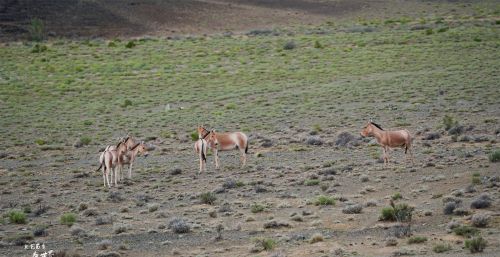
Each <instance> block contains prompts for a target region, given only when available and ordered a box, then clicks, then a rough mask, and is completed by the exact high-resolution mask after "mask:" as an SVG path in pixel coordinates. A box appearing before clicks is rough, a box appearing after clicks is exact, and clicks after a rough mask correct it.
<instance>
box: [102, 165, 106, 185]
mask: <svg viewBox="0 0 500 257" xmlns="http://www.w3.org/2000/svg"><path fill="white" fill-rule="evenodd" d="M102 180H103V181H104V187H106V167H103V168H102Z"/></svg>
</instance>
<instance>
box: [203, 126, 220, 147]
mask: <svg viewBox="0 0 500 257" xmlns="http://www.w3.org/2000/svg"><path fill="white" fill-rule="evenodd" d="M206 140H207V143H208V144H209V145H211V146H214V147H216V148H217V147H218V146H219V140H217V135H216V134H215V129H214V130H212V131H210V132H209V133H208V135H207V137H206Z"/></svg>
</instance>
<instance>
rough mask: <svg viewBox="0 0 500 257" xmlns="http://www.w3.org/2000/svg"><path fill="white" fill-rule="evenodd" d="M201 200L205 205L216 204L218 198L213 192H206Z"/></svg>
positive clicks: (201, 196)
mask: <svg viewBox="0 0 500 257" xmlns="http://www.w3.org/2000/svg"><path fill="white" fill-rule="evenodd" d="M200 199H201V202H202V203H204V204H214V203H215V200H217V197H216V196H215V194H214V193H212V192H206V193H203V194H201V195H200Z"/></svg>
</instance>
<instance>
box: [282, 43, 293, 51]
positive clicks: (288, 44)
mask: <svg viewBox="0 0 500 257" xmlns="http://www.w3.org/2000/svg"><path fill="white" fill-rule="evenodd" d="M295 47H296V45H295V42H293V41H288V42H286V44H285V45H284V46H283V49H285V50H292V49H294V48H295Z"/></svg>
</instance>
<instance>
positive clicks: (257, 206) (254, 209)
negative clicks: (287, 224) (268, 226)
mask: <svg viewBox="0 0 500 257" xmlns="http://www.w3.org/2000/svg"><path fill="white" fill-rule="evenodd" d="M265 209H266V207H265V206H264V205H261V204H258V203H255V204H252V207H251V210H252V213H258V212H262V211H264V210H265Z"/></svg>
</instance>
